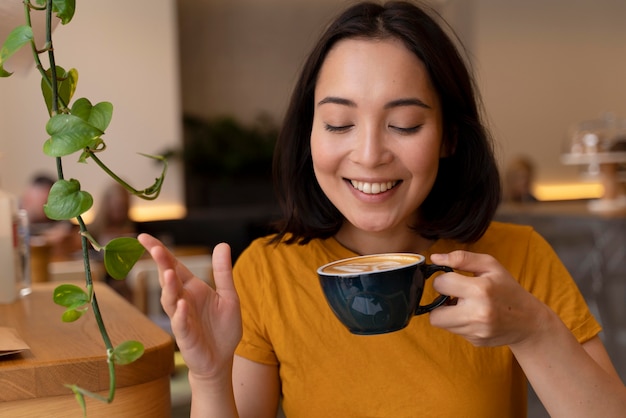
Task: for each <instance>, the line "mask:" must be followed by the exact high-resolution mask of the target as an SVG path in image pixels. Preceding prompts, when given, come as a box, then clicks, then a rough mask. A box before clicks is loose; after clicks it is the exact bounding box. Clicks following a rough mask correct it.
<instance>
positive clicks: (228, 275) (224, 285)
mask: <svg viewBox="0 0 626 418" xmlns="http://www.w3.org/2000/svg"><path fill="white" fill-rule="evenodd" d="M211 264H212V265H213V280H214V281H215V290H216V291H217V293H222V292H224V291H226V292H231V291H233V292H234V291H235V285H234V283H233V263H232V260H231V255H230V246H229V245H228V244H226V243H220V244H217V245H216V246H215V248H214V249H213V256H212V258H211Z"/></svg>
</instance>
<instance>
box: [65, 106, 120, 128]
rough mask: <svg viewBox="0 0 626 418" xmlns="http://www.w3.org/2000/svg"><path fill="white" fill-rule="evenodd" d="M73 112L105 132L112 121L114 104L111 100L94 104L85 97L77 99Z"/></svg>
mask: <svg viewBox="0 0 626 418" xmlns="http://www.w3.org/2000/svg"><path fill="white" fill-rule="evenodd" d="M71 113H72V115H75V116H78V117H79V118H81V119H82V120H84V121H85V122H88V123H89V124H90V125H91V126H93V127H95V128H97V129H99V130H100V131H102V132H104V131H106V129H107V127H108V126H109V123H111V118H112V116H113V105H112V104H111V103H109V102H100V103H98V104H96V105H95V106H92V104H91V102H90V101H89V100H88V99H85V98H84V97H83V98H81V99H78V100H76V102H75V103H74V105H73V106H72V110H71Z"/></svg>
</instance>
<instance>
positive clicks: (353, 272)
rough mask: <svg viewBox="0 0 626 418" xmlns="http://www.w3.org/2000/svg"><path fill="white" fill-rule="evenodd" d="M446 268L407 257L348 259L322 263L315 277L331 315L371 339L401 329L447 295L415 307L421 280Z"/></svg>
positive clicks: (420, 296)
mask: <svg viewBox="0 0 626 418" xmlns="http://www.w3.org/2000/svg"><path fill="white" fill-rule="evenodd" d="M437 271H446V272H449V271H453V270H452V269H451V268H450V267H447V266H440V265H436V264H426V263H425V257H424V256H423V255H420V254H412V253H386V254H371V255H364V256H358V257H351V258H346V259H342V260H337V261H334V262H332V263H328V264H325V265H323V266H321V267H320V268H318V269H317V275H318V277H319V280H320V284H321V286H322V290H323V291H324V295H325V296H326V300H327V302H328V304H329V305H330V307H331V309H332V311H333V312H334V314H335V316H337V318H338V319H339V320H340V321H341V322H342V323H343V324H344V325H345V326H346V327H347V328H348V330H349V331H350V332H351V333H353V334H361V335H374V334H383V333H387V332H393V331H398V330H400V329H402V328H404V327H406V326H407V325H408V323H409V321H410V320H411V318H412V317H413V316H414V315H421V314H424V313H427V312H430V311H432V310H433V309H435V308H436V307H438V306H440V305H441V304H443V303H444V302H445V301H446V300H447V299H448V296H446V295H440V296H438V297H437V298H435V300H434V301H432V302H431V303H429V304H426V305H420V300H421V298H422V293H423V291H424V282H425V281H426V279H427V278H428V277H430V276H431V275H432V274H433V273H435V272H437Z"/></svg>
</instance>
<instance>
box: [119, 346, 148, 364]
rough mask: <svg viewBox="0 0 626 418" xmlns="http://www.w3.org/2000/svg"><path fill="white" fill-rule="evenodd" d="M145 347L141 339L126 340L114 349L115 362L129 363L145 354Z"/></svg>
mask: <svg viewBox="0 0 626 418" xmlns="http://www.w3.org/2000/svg"><path fill="white" fill-rule="evenodd" d="M143 352H144V347H143V344H142V343H140V342H139V341H124V342H123V343H121V344H120V345H118V346H117V347H115V349H114V350H113V361H114V362H115V364H121V365H124V364H129V363H132V362H133V361H135V360H137V359H138V358H139V357H141V356H142V355H143Z"/></svg>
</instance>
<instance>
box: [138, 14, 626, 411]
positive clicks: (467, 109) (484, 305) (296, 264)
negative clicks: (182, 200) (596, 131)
mask: <svg viewBox="0 0 626 418" xmlns="http://www.w3.org/2000/svg"><path fill="white" fill-rule="evenodd" d="M476 103H477V99H476V97H475V95H474V92H473V87H472V80H471V78H470V76H469V74H468V72H467V70H466V67H465V65H464V63H463V61H462V59H461V58H460V56H459V54H458V53H457V51H456V49H455V48H454V46H453V43H452V42H451V41H450V39H448V37H447V36H446V35H445V34H444V32H443V31H442V30H441V28H440V27H439V26H438V25H437V24H436V23H435V22H434V20H433V19H431V18H430V17H429V16H428V15H427V14H425V13H424V12H423V11H422V10H421V9H419V8H417V7H415V6H413V5H411V4H409V3H404V2H392V3H387V4H385V5H382V6H381V5H376V4H373V3H360V4H357V5H354V6H352V7H350V8H349V9H348V10H347V11H345V12H344V13H343V14H342V15H340V16H339V17H338V18H337V20H335V21H334V22H333V23H332V24H331V25H330V26H329V27H328V29H327V30H326V32H325V33H324V34H323V35H322V37H321V39H320V40H319V42H318V44H317V46H316V47H315V48H314V50H313V52H312V53H311V54H310V56H309V58H308V60H307V62H306V63H305V66H304V69H303V71H302V74H301V76H300V78H299V81H298V83H297V85H296V88H295V90H294V93H293V96H292V101H291V104H290V107H289V109H288V111H287V114H286V117H285V122H284V126H283V130H282V133H281V136H280V138H279V141H278V143H277V148H276V155H275V175H276V181H277V188H278V192H279V193H278V194H279V199H280V201H281V203H282V205H283V208H284V212H285V217H284V222H283V224H282V225H281V229H280V231H279V232H278V234H277V235H275V236H273V237H269V238H265V239H260V240H257V241H255V242H253V243H252V244H251V246H250V247H249V248H248V249H247V250H246V251H245V252H244V253H243V254H242V255H241V256H240V257H239V259H238V261H237V265H236V266H235V270H234V271H233V274H234V281H233V279H232V275H231V266H230V253H229V249H228V246H227V245H225V244H220V245H218V246H217V247H216V248H215V251H214V258H213V260H214V276H215V282H216V291H213V290H211V289H209V288H208V286H206V285H205V284H204V283H201V282H200V281H199V280H198V279H197V278H195V277H193V276H192V275H191V273H190V272H189V271H188V270H187V269H186V268H185V267H184V266H182V265H181V264H179V263H178V262H177V261H176V260H175V258H174V257H173V256H172V255H171V254H170V253H169V252H168V251H167V250H166V249H165V248H164V247H163V246H162V245H161V244H160V243H159V242H158V241H157V240H155V239H154V238H152V237H149V236H146V235H141V236H140V237H139V238H140V240H141V242H142V243H143V244H144V245H145V246H146V248H147V249H148V250H149V251H150V253H151V255H152V257H154V259H155V260H156V261H157V263H158V264H159V268H160V272H161V282H162V286H163V293H162V298H161V302H162V304H163V307H164V309H165V311H166V312H167V314H168V315H169V316H170V317H171V319H172V327H173V330H174V333H175V335H176V339H177V342H178V345H179V347H180V350H181V352H182V354H183V357H184V358H185V361H186V362H187V365H188V366H189V368H190V373H189V381H190V384H191V388H192V392H193V400H192V415H193V416H220V417H228V416H237V415H239V416H242V417H272V416H275V414H276V411H277V408H278V404H279V401H280V400H281V399H282V405H283V408H284V411H285V413H286V415H287V416H289V417H291V416H295V417H301V416H311V417H335V416H337V417H346V416H371V417H373V416H376V417H383V416H388V417H404V416H428V417H431V416H476V417H505V416H506V417H512V416H525V414H526V412H525V409H526V380H525V376H524V375H526V376H527V377H528V379H529V380H530V382H531V384H532V385H533V387H534V389H535V390H536V392H537V393H538V395H539V397H540V399H541V400H542V401H543V403H544V404H545V406H546V407H547V409H548V411H549V412H550V413H551V414H552V415H554V416H568V417H572V416H616V414H618V413H620V412H623V411H624V410H626V390H625V389H624V386H623V384H622V383H621V382H620V380H619V377H618V376H617V373H616V372H615V370H614V368H613V366H612V364H611V361H610V359H609V358H608V356H607V353H606V351H605V349H604V347H603V345H602V342H601V340H600V339H599V338H598V333H599V332H600V327H599V325H598V323H597V322H596V321H595V320H594V319H593V317H592V315H591V314H590V313H589V311H588V309H587V307H586V305H585V303H584V300H583V298H582V297H581V295H580V293H579V292H578V290H577V288H576V286H575V285H574V283H573V281H572V280H571V278H570V276H569V275H568V273H567V272H566V270H565V268H564V267H563V266H562V264H561V263H560V262H559V260H558V258H557V257H556V255H555V254H554V252H553V251H552V250H551V249H550V248H549V246H548V244H547V243H546V242H545V241H544V240H543V239H541V237H539V236H538V234H536V233H535V232H534V231H533V230H532V229H531V228H529V227H520V226H513V225H504V224H499V223H492V222H491V219H492V216H493V214H494V212H495V209H496V206H497V204H498V201H499V198H500V186H499V177H498V173H497V170H496V164H495V161H494V157H493V153H492V150H491V145H490V141H489V139H488V136H487V134H486V131H485V129H484V127H483V125H482V123H481V121H480V117H479V112H478V109H477V104H476ZM409 251H410V252H417V253H422V254H424V255H426V256H427V257H429V258H430V261H432V262H433V263H437V264H445V265H448V266H451V267H453V268H454V269H455V270H456V271H458V272H457V273H445V274H442V275H440V276H438V277H436V278H435V279H434V280H433V282H432V288H427V290H426V292H425V295H424V296H423V297H424V300H432V298H433V297H434V295H435V294H436V293H442V294H448V295H451V296H454V297H455V300H456V301H457V304H456V305H449V306H444V307H440V308H437V309H435V310H434V311H432V312H431V313H430V315H423V316H419V317H415V318H413V319H412V321H411V323H410V324H409V326H408V327H407V328H405V329H404V330H401V331H398V332H394V333H390V334H384V335H379V336H366V337H364V336H356V335H352V334H350V333H349V332H348V331H347V330H346V329H345V328H343V327H342V325H341V324H340V323H339V321H337V320H336V318H335V317H334V316H333V314H332V312H331V311H330V309H329V308H328V305H327V304H326V301H325V300H324V296H323V294H322V292H321V289H320V286H319V283H318V280H317V277H316V268H317V267H318V266H320V265H322V264H325V263H327V262H330V261H333V260H336V259H340V258H345V257H349V256H354V255H357V254H370V253H379V252H409ZM555 312H556V313H555ZM235 350H236V351H235ZM231 372H232V373H231Z"/></svg>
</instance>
